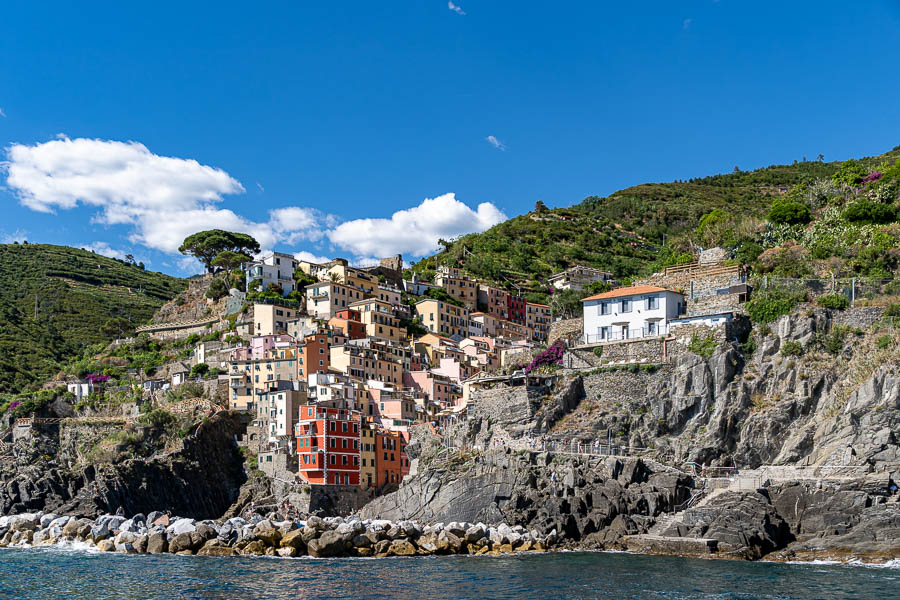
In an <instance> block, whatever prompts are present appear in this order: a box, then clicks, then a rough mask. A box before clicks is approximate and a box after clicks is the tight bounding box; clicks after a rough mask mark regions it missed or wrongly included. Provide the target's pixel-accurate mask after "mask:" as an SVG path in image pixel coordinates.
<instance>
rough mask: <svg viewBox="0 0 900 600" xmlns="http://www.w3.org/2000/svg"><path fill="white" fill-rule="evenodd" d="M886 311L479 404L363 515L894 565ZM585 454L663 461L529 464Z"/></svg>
mask: <svg viewBox="0 0 900 600" xmlns="http://www.w3.org/2000/svg"><path fill="white" fill-rule="evenodd" d="M880 311H881V309H879V308H877V307H872V308H862V309H850V310H848V311H830V310H825V309H820V308H814V307H811V306H804V307H801V308H800V309H798V310H797V311H795V313H794V314H792V315H789V316H786V317H782V318H781V319H779V320H778V321H777V322H775V323H773V324H772V325H771V326H764V327H757V328H755V330H754V331H753V332H751V333H750V335H749V336H748V337H746V338H744V339H743V340H729V341H728V342H726V343H719V344H716V345H715V346H713V347H708V348H702V345H698V344H696V343H695V342H694V341H691V342H690V343H689V344H688V343H685V344H683V346H684V347H681V348H678V347H677V346H675V347H674V348H670V360H669V361H668V362H666V363H664V364H661V365H658V366H653V367H647V368H627V369H626V368H621V367H615V368H599V369H595V370H593V371H590V372H580V373H576V372H571V373H569V374H568V375H565V373H563V376H562V378H561V379H559V380H558V381H557V382H556V384H555V385H553V386H551V387H545V386H536V387H524V386H522V387H508V388H503V387H498V388H495V389H491V390H483V391H478V392H475V393H474V394H473V399H472V403H471V404H470V406H469V418H468V419H467V421H465V422H464V423H462V424H460V425H459V426H457V427H456V428H454V429H452V430H451V431H450V432H449V433H448V437H449V438H450V444H451V446H453V447H455V448H457V449H456V450H443V451H435V450H434V449H435V448H438V447H439V446H438V445H436V444H435V445H433V446H432V450H431V452H430V454H429V453H425V454H423V456H421V457H420V458H419V463H420V464H419V469H418V473H417V474H416V475H415V476H413V477H410V478H407V480H406V481H404V483H403V484H402V485H401V487H400V489H399V490H398V491H397V492H396V493H394V494H390V495H388V496H385V497H383V498H380V499H376V500H375V501H374V502H372V503H371V504H369V505H368V506H367V507H366V508H365V509H364V511H363V514H364V515H367V516H372V517H375V516H383V517H386V518H393V519H398V518H399V519H402V518H416V519H421V520H423V521H426V522H437V521H447V520H453V519H463V520H465V519H468V520H483V521H485V522H499V521H506V522H509V523H515V524H520V525H523V526H526V527H532V528H537V529H538V530H543V531H548V530H549V529H553V528H555V529H557V531H558V532H559V533H560V534H561V535H564V536H565V537H566V538H567V539H569V540H570V541H572V542H575V543H577V544H578V545H579V546H581V547H586V546H587V547H605V548H610V547H612V548H617V547H624V546H626V545H628V547H633V546H631V545H629V543H628V539H629V538H628V536H634V535H636V534H645V533H650V534H652V535H651V536H649V537H650V538H652V539H664V540H668V539H686V540H691V539H694V540H698V541H701V542H702V544H701V545H700V546H697V547H702V548H704V549H705V550H704V552H707V551H716V552H718V553H719V555H720V556H730V557H740V558H751V559H755V558H760V557H762V556H771V557H775V558H791V557H797V558H817V557H826V556H827V557H838V558H841V557H848V556H851V557H860V558H866V559H874V560H879V559H885V558H887V557H892V556H893V557H897V556H900V503H898V496H897V493H896V490H897V482H898V481H900V446H898V440H897V434H896V431H898V427H900V346H898V332H896V331H894V330H893V329H892V328H891V327H890V324H889V323H886V322H884V321H881V320H880V319H879V317H880ZM579 441H580V442H582V443H583V444H587V445H590V446H592V447H593V446H594V445H595V444H597V443H602V444H607V443H609V442H612V443H613V445H614V446H618V447H622V448H625V449H626V450H625V452H626V453H627V452H635V450H634V449H635V448H640V449H641V450H640V452H641V453H642V454H644V455H645V456H651V457H653V458H655V459H657V460H658V461H659V462H653V461H647V460H640V459H637V458H607V459H602V458H596V457H595V458H590V457H579V456H571V455H567V454H564V453H558V452H557V453H553V452H551V453H544V452H535V451H533V449H534V448H538V449H540V448H541V447H550V444H552V443H555V444H556V448H557V449H560V448H561V447H563V445H566V446H567V448H568V449H571V448H572V445H573V443H577V442H579ZM689 462H694V463H695V464H696V465H697V466H698V467H699V466H702V465H704V464H705V465H707V466H718V467H723V468H728V469H733V468H734V467H737V468H739V469H740V471H741V477H740V478H737V479H732V480H727V479H725V478H724V477H722V476H723V475H726V474H728V473H729V472H730V471H729V470H719V471H713V472H711V473H707V474H709V475H713V477H712V478H711V479H710V478H707V477H692V476H690V475H688V474H687V473H685V472H683V471H681V470H679V469H686V468H688V466H687V465H688V463H689ZM660 463H665V464H666V465H669V466H663V464H660ZM716 475H718V476H719V477H718V478H717V477H716ZM729 482H730V487H729V488H728V489H716V486H722V485H725V486H728V485H729ZM692 488H694V489H692ZM689 498H690V502H686V501H687V500H688V499H689ZM695 501H696V503H697V505H696V506H694V503H695ZM688 504H691V508H687V509H686V510H680V511H679V510H678V509H684V508H685V506H687V505H688ZM643 537H644V538H646V537H647V536H643ZM651 545H652V544H651ZM636 547H637V548H639V549H646V548H647V546H646V545H645V544H643V542H641V543H639V544H637V546H636ZM670 547H671V548H681V547H685V546H678V545H675V546H670ZM675 551H678V550H675Z"/></svg>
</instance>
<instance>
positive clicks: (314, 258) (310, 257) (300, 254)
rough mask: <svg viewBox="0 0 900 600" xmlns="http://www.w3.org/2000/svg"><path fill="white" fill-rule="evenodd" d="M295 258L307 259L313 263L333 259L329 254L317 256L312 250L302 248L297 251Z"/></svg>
mask: <svg viewBox="0 0 900 600" xmlns="http://www.w3.org/2000/svg"><path fill="white" fill-rule="evenodd" d="M294 258H296V259H297V260H305V261H308V262H311V263H317V264H322V263H327V262H328V261H329V260H331V259H330V258H328V257H327V256H317V255H315V254H313V253H312V252H307V251H306V250H301V251H300V252H295V253H294Z"/></svg>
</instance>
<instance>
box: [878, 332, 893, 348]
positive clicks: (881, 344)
mask: <svg viewBox="0 0 900 600" xmlns="http://www.w3.org/2000/svg"><path fill="white" fill-rule="evenodd" d="M875 345H876V346H878V349H879V350H887V349H888V348H890V347H892V346H893V345H894V338H892V337H891V336H889V335H883V336H881V337H880V338H878V339H877V340H876V341H875Z"/></svg>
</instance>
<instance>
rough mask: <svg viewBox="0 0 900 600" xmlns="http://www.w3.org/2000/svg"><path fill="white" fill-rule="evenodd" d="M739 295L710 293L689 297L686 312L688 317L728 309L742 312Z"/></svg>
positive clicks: (712, 313) (711, 313)
mask: <svg viewBox="0 0 900 600" xmlns="http://www.w3.org/2000/svg"><path fill="white" fill-rule="evenodd" d="M740 297H741V295H740V294H721V295H720V294H712V295H711V296H701V297H695V298H690V299H688V301H687V314H688V316H689V317H696V316H700V315H714V314H716V313H721V312H728V311H733V312H743V310H744V309H743V305H742V304H741V301H740Z"/></svg>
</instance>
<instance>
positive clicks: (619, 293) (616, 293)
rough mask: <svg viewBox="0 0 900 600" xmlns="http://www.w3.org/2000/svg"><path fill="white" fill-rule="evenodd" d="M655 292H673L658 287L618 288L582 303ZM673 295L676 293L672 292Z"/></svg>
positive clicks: (585, 299)
mask: <svg viewBox="0 0 900 600" xmlns="http://www.w3.org/2000/svg"><path fill="white" fill-rule="evenodd" d="M653 292H672V290H667V289H666V288H661V287H656V286H655V285H634V286H631V287H623V288H618V289H615V290H612V291H609V292H603V293H602V294H594V295H593V296H588V297H587V298H582V299H581V301H582V302H587V301H588V300H605V299H606V298H621V297H623V296H638V295H640V294H651V293H653ZM672 293H673V294H674V293H675V292H672Z"/></svg>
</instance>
